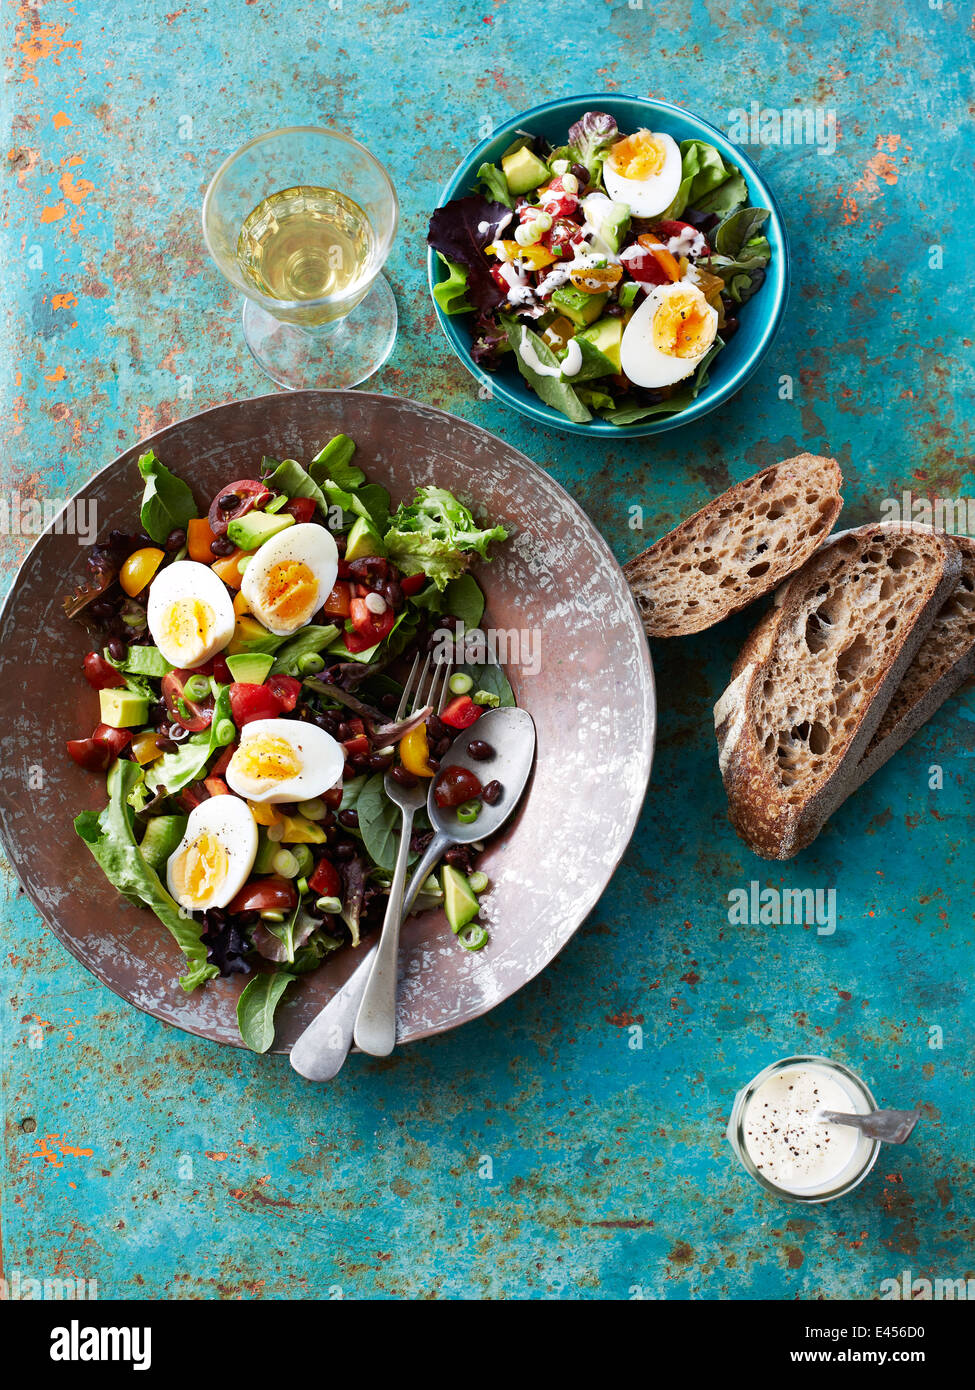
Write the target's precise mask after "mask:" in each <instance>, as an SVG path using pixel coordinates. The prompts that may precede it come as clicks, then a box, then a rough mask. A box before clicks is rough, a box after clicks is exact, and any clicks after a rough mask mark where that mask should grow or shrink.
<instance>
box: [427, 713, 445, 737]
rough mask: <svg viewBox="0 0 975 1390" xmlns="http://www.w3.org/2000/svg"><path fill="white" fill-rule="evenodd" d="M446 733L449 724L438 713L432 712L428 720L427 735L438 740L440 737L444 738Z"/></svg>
mask: <svg viewBox="0 0 975 1390" xmlns="http://www.w3.org/2000/svg"><path fill="white" fill-rule="evenodd" d="M446 733H447V725H446V724H445V723H444V722H443V720H442V719H441V718H440V717H439V716H438V715H436V714H431V716H430V718H429V719H428V720H427V737H428V738H431V739H433V740H434V741H436V740H437V739H438V738H443V737H444V736H445V735H446Z"/></svg>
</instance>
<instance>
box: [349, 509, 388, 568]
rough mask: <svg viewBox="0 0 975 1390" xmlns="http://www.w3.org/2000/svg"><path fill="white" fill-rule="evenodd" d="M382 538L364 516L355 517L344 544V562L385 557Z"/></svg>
mask: <svg viewBox="0 0 975 1390" xmlns="http://www.w3.org/2000/svg"><path fill="white" fill-rule="evenodd" d="M385 554H386V547H385V545H383V541H382V537H381V536H380V534H379V532H378V531H377V530H376V528H375V526H373V525H372V523H371V522H370V521H367V520H366V518H365V517H364V516H358V517H356V519H355V521H354V522H353V523H352V529H351V530H350V531H349V534H348V537H347V538H346V542H345V558H346V560H364V559H365V558H366V556H368V555H385Z"/></svg>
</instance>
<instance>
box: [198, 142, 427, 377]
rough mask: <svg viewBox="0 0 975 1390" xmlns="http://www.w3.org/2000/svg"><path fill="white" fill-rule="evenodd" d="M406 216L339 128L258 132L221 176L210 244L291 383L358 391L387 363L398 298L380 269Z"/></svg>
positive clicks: (267, 354) (247, 321)
mask: <svg viewBox="0 0 975 1390" xmlns="http://www.w3.org/2000/svg"><path fill="white" fill-rule="evenodd" d="M398 215H399V205H398V203H397V201H396V193H395V191H394V189H393V185H392V183H391V181H390V178H389V175H388V174H387V173H386V170H385V169H384V168H383V166H382V165H381V164H380V163H379V161H378V160H376V159H374V158H373V156H372V155H371V154H370V153H369V151H368V150H367V149H366V148H365V147H364V146H363V145H360V144H359V142H358V140H353V139H352V137H351V136H350V135H343V134H342V133H341V132H339V131H337V130H328V129H325V128H323V127H319V126H291V127H290V128H288V129H285V130H275V131H271V132H269V133H268V134H266V135H258V136H256V137H255V139H253V140H250V141H248V143H247V144H246V145H244V146H243V147H242V148H241V149H239V150H238V151H237V152H236V154H232V155H231V156H230V158H229V159H226V160H225V161H224V163H223V164H222V165H221V166H220V168H219V169H218V170H217V172H216V174H214V176H213V179H212V180H211V183H210V186H209V188H208V189H207V191H206V196H205V198H204V200H203V235H204V237H205V239H206V244H207V247H208V249H209V251H210V254H211V256H212V257H213V259H214V260H215V261H216V263H217V265H218V266H219V268H220V270H221V272H222V273H223V275H224V276H226V278H227V279H228V280H229V281H230V283H231V284H232V285H233V286H234V287H235V288H236V289H238V290H240V292H241V293H242V294H243V296H244V315H243V322H244V339H245V341H246V343H247V346H248V347H249V348H250V350H251V352H252V353H253V355H254V357H255V359H256V360H257V362H258V363H259V364H260V365H261V366H262V367H263V368H264V370H265V371H266V372H267V374H268V376H270V377H272V378H273V379H274V380H275V381H276V382H278V383H279V384H280V385H281V386H287V387H290V388H291V389H292V390H295V391H297V390H301V389H302V388H305V387H335V388H341V387H349V386H357V385H358V384H359V383H360V382H362V381H365V380H366V378H367V377H370V376H372V374H373V373H374V372H377V371H378V370H379V368H380V367H381V366H382V365H383V363H384V362H385V361H386V359H387V358H388V356H389V354H390V352H391V351H392V349H393V343H394V342H395V340H396V300H395V299H394V298H393V292H392V290H391V289H390V288H389V285H388V283H387V282H386V280H385V278H384V277H383V276H382V275H381V274H380V272H381V270H382V268H383V265H384V263H385V261H386V257H387V256H388V254H389V249H390V246H391V245H392V241H393V237H394V236H395V234H396V223H397V218H398Z"/></svg>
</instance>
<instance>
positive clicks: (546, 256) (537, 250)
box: [484, 241, 558, 270]
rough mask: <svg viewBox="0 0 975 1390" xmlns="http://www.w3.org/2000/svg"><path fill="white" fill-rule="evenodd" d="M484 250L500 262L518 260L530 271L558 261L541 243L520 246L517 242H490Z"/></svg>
mask: <svg viewBox="0 0 975 1390" xmlns="http://www.w3.org/2000/svg"><path fill="white" fill-rule="evenodd" d="M484 250H485V251H486V252H487V254H488V255H489V256H497V257H498V259H499V260H502V261H515V260H520V261H521V263H522V264H523V265H526V266H528V268H529V269H530V270H541V269H542V268H543V267H544V266H547V265H551V264H552V262H553V261H555V260H558V257H557V256H554V255H553V254H552V252H551V251H550V250H549V249H548V247H547V246H543V245H542V244H541V242H537V241H536V242H533V243H532V244H531V246H521V245H519V243H518V242H517V241H492V242H491V245H490V246H485V248H484Z"/></svg>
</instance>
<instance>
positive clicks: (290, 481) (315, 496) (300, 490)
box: [264, 459, 328, 516]
mask: <svg viewBox="0 0 975 1390" xmlns="http://www.w3.org/2000/svg"><path fill="white" fill-rule="evenodd" d="M264 481H265V483H266V485H267V486H268V487H269V488H270V489H271V491H272V492H283V493H285V494H286V496H288V497H310V498H311V499H312V500H313V501H314V502H316V503H317V504H318V508H319V510H320V511H321V513H322V515H323V516H327V515H328V502H327V501H326V499H325V494H324V493H323V492H322V490H321V488H320V487H319V486H318V484H317V483H316V482H315V480H314V478H313V477H312V476H311V475H310V474H309V473H307V472H306V471H305V470H304V468H302V466H301V464H300V463H299V462H298V461H297V459H282V460H281V462H280V463H279V464H278V466H277V467H276V468H275V470H274V472H273V473H271V474H270V475H269V476H268V477H266V478H265V480H264Z"/></svg>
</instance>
